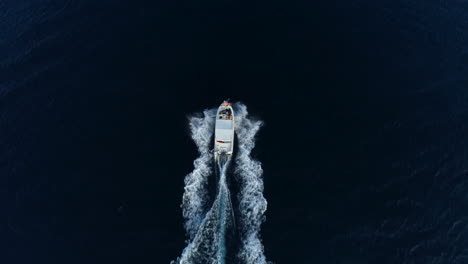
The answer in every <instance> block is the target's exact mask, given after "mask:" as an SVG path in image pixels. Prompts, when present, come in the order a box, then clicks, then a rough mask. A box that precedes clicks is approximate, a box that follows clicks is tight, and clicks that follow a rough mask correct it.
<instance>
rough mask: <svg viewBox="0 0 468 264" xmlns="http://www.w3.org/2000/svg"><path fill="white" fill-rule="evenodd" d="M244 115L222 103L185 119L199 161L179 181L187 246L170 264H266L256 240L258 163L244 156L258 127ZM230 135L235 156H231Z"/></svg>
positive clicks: (260, 203) (260, 200)
mask: <svg viewBox="0 0 468 264" xmlns="http://www.w3.org/2000/svg"><path fill="white" fill-rule="evenodd" d="M234 113H235V115H234ZM247 114H248V113H247V107H246V106H245V105H243V104H241V103H236V104H234V105H231V103H229V102H227V101H224V102H223V104H221V106H220V107H219V108H218V109H209V110H205V111H204V112H203V116H202V117H191V118H190V119H189V125H190V130H191V134H192V139H193V140H194V141H195V143H196V145H197V147H198V151H199V153H200V156H199V157H198V158H197V159H196V160H195V161H194V170H193V171H192V172H191V173H190V174H188V175H187V176H186V177H185V187H184V194H183V198H182V205H181V207H182V214H183V217H184V219H185V225H184V227H185V230H186V233H187V237H188V240H187V246H186V247H185V249H184V250H183V252H182V255H181V256H180V257H179V258H177V260H175V261H172V262H171V264H225V263H242V264H266V263H267V261H266V259H265V255H264V250H263V245H262V243H261V240H260V235H259V232H260V226H261V224H262V222H263V220H264V213H265V211H266V209H267V201H266V200H265V198H264V197H263V179H262V172H263V171H262V167H261V164H260V162H259V161H257V160H253V159H252V158H251V157H250V153H251V151H252V149H253V148H254V146H255V135H256V134H257V132H258V130H259V129H260V127H261V125H262V122H261V121H259V120H251V119H249V118H248V117H247ZM234 131H235V133H236V134H237V141H238V142H236V144H237V151H236V152H237V153H234V151H233V150H234ZM213 134H214V141H215V143H214V151H211V147H210V146H211V140H212V136H213ZM231 159H233V162H231ZM231 163H232V166H233V170H232V171H233V173H234V178H235V180H236V183H237V184H238V186H239V188H238V191H237V197H236V198H237V200H236V201H237V206H236V207H235V208H234V207H233V204H232V202H231V193H230V190H229V186H228V181H227V179H228V176H229V175H228V174H229V171H231V170H229V168H230V166H231ZM213 164H214V166H213ZM213 167H214V168H213ZM214 175H217V178H216V179H217V188H216V195H215V197H214V199H212V200H210V197H209V188H208V187H209V184H208V183H209V178H210V177H212V176H214ZM236 223H237V225H236ZM228 234H233V235H231V236H228ZM231 238H232V240H236V239H234V238H237V240H236V241H238V242H237V244H236V246H231V245H232V244H233V243H231V242H232V241H230V240H231ZM230 250H231V251H230ZM233 251H235V252H233ZM228 255H229V256H231V257H228Z"/></svg>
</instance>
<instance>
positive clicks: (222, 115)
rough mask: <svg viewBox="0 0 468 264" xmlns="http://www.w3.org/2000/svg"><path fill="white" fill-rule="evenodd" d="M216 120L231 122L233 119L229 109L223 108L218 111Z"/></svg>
mask: <svg viewBox="0 0 468 264" xmlns="http://www.w3.org/2000/svg"><path fill="white" fill-rule="evenodd" d="M218 119H222V120H232V119H233V116H232V111H231V109H230V108H225V109H223V110H221V111H219V113H218Z"/></svg>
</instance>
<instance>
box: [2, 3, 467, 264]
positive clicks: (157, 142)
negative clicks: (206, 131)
mask: <svg viewBox="0 0 468 264" xmlns="http://www.w3.org/2000/svg"><path fill="white" fill-rule="evenodd" d="M467 11H468V5H467V4H466V3H465V2H464V1H449V2H441V1H426V2H424V3H423V2H420V1H419V2H418V1H394V0H393V1H379V2H375V1H364V0H360V1H321V2H314V3H312V2H310V1H293V2H288V3H286V2H284V1H283V2H279V1H276V2H275V1H273V2H271V1H257V2H251V1H250V2H248V1H244V2H239V1H237V2H233V1H221V2H220V1H217V2H214V1H208V2H200V1H198V2H197V1H195V2H194V1H166V2H159V1H123V0H122V1H86V0H82V1H79V0H70V1H52V0H49V1H48V0H32V1H11V0H4V1H2V2H1V3H0V198H1V201H2V204H3V209H2V210H1V211H0V216H1V218H0V219H3V221H1V222H0V226H1V228H0V244H1V245H2V246H1V248H2V254H0V255H1V257H0V258H1V259H0V262H1V263H64V262H67V263H169V262H170V261H171V260H173V259H175V258H176V257H177V256H179V254H180V252H181V250H182V249H183V248H184V246H185V243H184V240H185V234H184V230H183V219H182V216H181V210H180V203H181V195H182V192H183V178H184V176H185V175H186V174H187V173H188V172H190V171H191V170H192V168H193V165H192V161H193V160H194V158H195V157H196V155H197V153H196V147H195V145H194V144H193V143H192V142H191V140H190V138H189V131H188V128H187V119H186V115H187V114H190V113H193V112H196V111H201V110H203V109H205V108H211V107H215V106H217V105H218V104H219V103H220V102H221V101H222V100H223V99H225V98H227V97H230V98H231V99H232V100H234V101H242V102H244V103H245V104H246V105H247V106H248V108H249V112H250V113H251V114H252V115H253V116H257V117H259V118H261V119H262V120H264V121H265V126H264V127H263V128H262V130H261V131H260V133H259V136H258V141H257V147H256V148H255V149H254V156H255V158H257V159H258V160H260V161H262V163H263V169H264V180H265V197H266V198H267V200H268V211H267V213H266V221H265V223H264V224H263V232H262V237H263V244H264V246H265V255H266V257H267V259H268V260H271V261H274V262H275V263H457V264H460V263H468V252H467V251H466V248H467V246H468V227H467V225H468V220H467V219H468V215H467V213H466V212H467V206H468V203H467V202H468V201H467V198H468V197H467V195H466V193H467V192H466V190H467V188H468V181H467V180H466V178H467V176H468V168H467V167H468V165H467V164H468V163H467V159H468V157H467V152H466V149H467V147H468V137H467V136H466V135H467V132H468V131H467V125H466V124H467V121H468V90H467V88H466V87H467V85H468V77H467V76H468V67H467V66H468V55H467V54H468V49H467V47H468V38H467V37H468V36H467V34H468V19H467V17H466V14H467Z"/></svg>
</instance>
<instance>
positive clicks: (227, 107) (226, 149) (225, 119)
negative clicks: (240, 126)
mask: <svg viewBox="0 0 468 264" xmlns="http://www.w3.org/2000/svg"><path fill="white" fill-rule="evenodd" d="M214 138H215V142H214V153H215V158H217V157H218V156H219V155H220V154H226V155H232V152H233V150H234V111H233V109H232V107H231V104H229V103H227V102H224V103H223V104H221V106H220V107H219V108H218V111H217V113H216V122H215V137H214Z"/></svg>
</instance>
